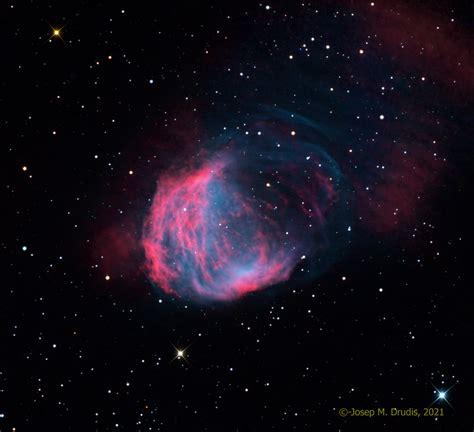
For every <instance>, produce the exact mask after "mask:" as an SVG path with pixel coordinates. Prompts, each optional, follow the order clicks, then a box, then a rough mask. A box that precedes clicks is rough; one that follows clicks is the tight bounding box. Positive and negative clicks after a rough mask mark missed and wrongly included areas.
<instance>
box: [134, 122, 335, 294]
mask: <svg viewBox="0 0 474 432" xmlns="http://www.w3.org/2000/svg"><path fill="white" fill-rule="evenodd" d="M299 126H300V127H299V128H298V130H297V131H295V130H291V126H289V125H288V124H283V123H282V122H281V121H270V120H268V119H259V120H257V121H255V122H253V125H252V126H251V127H247V128H246V130H245V131H244V130H242V129H240V130H236V132H235V133H233V134H229V135H226V136H221V137H219V139H218V140H217V142H214V143H212V145H209V146H208V147H209V148H212V150H209V152H208V154H207V155H206V157H205V158H201V159H202V160H201V161H200V162H199V163H195V164H189V163H188V164H187V168H186V169H183V168H180V169H169V170H168V171H167V172H165V173H163V174H162V175H161V176H160V177H159V179H158V181H157V188H156V192H155V195H154V198H153V201H152V204H151V207H150V209H149V211H148V214H147V217H146V218H145V221H144V225H143V236H142V246H143V249H144V252H145V257H146V265H145V266H146V271H147V274H148V276H149V279H150V280H151V281H152V283H154V284H155V285H156V286H157V287H158V288H160V289H161V290H163V291H164V292H166V293H169V294H172V295H175V296H177V297H180V298H186V299H192V300H199V301H229V300H234V299H236V298H239V297H241V296H243V295H245V294H247V293H250V292H253V291H258V290H261V289H264V288H266V287H269V286H272V285H276V284H279V283H282V282H284V281H286V280H288V279H289V278H290V277H291V275H292V273H293V272H294V271H295V269H296V268H297V267H298V266H300V265H301V270H302V271H307V272H309V271H310V270H309V267H305V266H304V263H305V262H306V261H308V260H307V258H311V261H312V262H313V263H319V268H316V269H313V270H311V271H322V270H323V267H324V262H325V259H322V257H325V256H328V255H329V252H330V249H331V247H332V246H333V243H332V242H331V239H330V237H331V233H332V232H333V231H334V230H333V229H332V228H331V229H329V227H331V226H332V222H333V221H335V220H339V219H338V218H337V215H338V214H339V213H340V212H339V209H340V207H341V205H343V202H342V201H341V193H342V191H343V189H342V187H341V186H342V183H343V179H342V176H341V172H340V169H339V167H338V166H337V164H336V163H335V161H334V160H333V159H332V158H331V157H330V156H329V155H328V154H327V153H326V152H325V151H324V150H323V148H322V147H321V146H320V145H318V143H317V142H314V141H312V140H311V139H310V138H309V136H308V134H305V133H304V131H303V129H304V128H305V125H304V124H303V123H302V122H300V124H299ZM300 134H301V136H300ZM313 138H314V139H317V137H313ZM183 165H184V164H183V163H181V166H183ZM316 267H318V265H316Z"/></svg>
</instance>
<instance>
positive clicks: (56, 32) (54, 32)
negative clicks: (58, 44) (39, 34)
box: [48, 24, 66, 43]
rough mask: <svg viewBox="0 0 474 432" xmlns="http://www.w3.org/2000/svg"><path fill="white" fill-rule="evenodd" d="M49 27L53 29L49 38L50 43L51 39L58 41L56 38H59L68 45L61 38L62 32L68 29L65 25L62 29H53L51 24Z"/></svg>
mask: <svg viewBox="0 0 474 432" xmlns="http://www.w3.org/2000/svg"><path fill="white" fill-rule="evenodd" d="M49 26H50V27H51V36H50V37H49V39H48V41H50V40H51V39H56V38H59V39H61V40H62V41H63V42H64V43H66V41H65V40H64V39H63V38H62V36H61V30H62V29H63V28H64V27H66V24H64V25H63V26H62V27H60V28H55V27H53V26H52V25H51V24H49Z"/></svg>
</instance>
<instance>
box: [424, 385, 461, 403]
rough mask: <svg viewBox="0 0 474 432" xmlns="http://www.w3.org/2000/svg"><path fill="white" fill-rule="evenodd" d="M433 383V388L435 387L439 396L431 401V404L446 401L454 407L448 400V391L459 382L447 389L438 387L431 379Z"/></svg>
mask: <svg viewBox="0 0 474 432" xmlns="http://www.w3.org/2000/svg"><path fill="white" fill-rule="evenodd" d="M430 383H431V385H432V386H433V388H434V389H435V394H437V395H438V396H437V397H436V399H435V400H434V401H433V402H431V404H430V405H429V406H431V405H434V404H435V403H436V402H441V401H442V402H446V403H447V404H448V405H449V406H450V407H451V408H452V405H451V404H450V403H449V401H448V392H449V391H450V390H451V389H452V388H453V387H454V386H455V385H456V384H457V383H454V384H453V385H452V386H451V387H449V388H448V389H447V390H439V389H438V388H436V386H435V385H434V384H433V383H432V382H431V381H430Z"/></svg>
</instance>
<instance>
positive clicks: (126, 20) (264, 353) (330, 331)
mask: <svg viewBox="0 0 474 432" xmlns="http://www.w3.org/2000/svg"><path fill="white" fill-rule="evenodd" d="M432 3H436V4H432ZM469 3H470V2H445V1H443V2H421V1H416V2H405V1H375V2H374V3H373V4H372V2H370V1H367V2H366V1H360V2H359V1H348V0H343V1H334V2H333V1H321V2H319V1H314V2H309V3H308V2H297V1H294V2H293V1H286V2H268V3H261V4H259V3H257V2H255V3H253V2H250V3H245V2H190V4H185V3H182V4H180V5H173V4H172V3H171V2H147V4H146V5H145V2H143V4H140V3H139V2H113V1H103V2H98V3H94V2H85V1H71V2H58V1H56V2H55V1H44V2H34V1H20V2H13V1H12V2H4V3H3V4H2V5H1V6H0V37H1V40H2V41H3V61H2V66H1V70H0V107H1V109H2V114H3V115H2V119H1V120H0V139H1V142H2V150H1V152H2V161H4V165H5V167H4V169H3V173H4V174H3V176H2V193H3V197H2V202H3V211H2V214H3V220H4V224H3V226H4V230H3V233H2V237H1V251H2V255H3V257H2V262H3V273H4V279H3V282H2V289H1V297H0V316H1V326H0V347H1V352H0V431H1V432H4V431H18V432H21V431H30V430H31V431H38V430H54V431H56V430H58V431H76V430H77V431H115V430H120V431H158V430H159V431H181V430H196V431H201V430H202V431H214V430H215V431H241V432H242V431H267V430H269V431H270V430H274V431H289V430H295V431H319V430H323V431H326V430H327V431H359V430H362V429H364V430H366V429H370V428H371V427H373V428H374V430H387V431H398V430H427V431H428V430H429V431H449V432H451V431H472V430H473V427H474V420H473V418H472V407H473V404H474V396H473V394H472V388H473V385H474V376H473V375H474V372H473V367H472V366H473V364H474V359H473V356H472V354H471V353H470V351H471V345H472V335H473V330H474V328H473V312H472V311H473V295H472V291H471V287H472V283H470V281H471V278H472V277H471V269H470V267H469V266H470V264H471V263H470V260H469V261H468V258H471V256H472V254H471V253H470V252H469V251H470V245H471V240H470V238H469V236H470V233H471V231H472V218H471V212H470V207H471V199H472V189H471V186H470V185H469V182H470V174H471V172H472V162H473V158H472V148H471V147H472V146H471V144H472V132H473V131H472V99H473V94H474V78H473V77H474V60H473V59H474V57H473V55H472V53H473V33H472V18H473V13H472V12H473V10H472V6H471V5H470V4H469ZM53 29H61V30H60V32H59V36H60V37H59V36H54V34H53ZM262 112H264V113H265V114H264V117H265V118H264V119H263V118H262V114H261V113H262ZM299 116H301V117H299ZM296 118H298V119H300V120H296ZM302 119H304V120H302ZM265 122H266V123H265ZM262 125H263V126H262ZM259 128H262V129H263V135H264V137H265V136H273V135H271V134H272V133H275V136H279V137H282V142H283V143H285V142H286V141H285V140H287V141H288V142H289V143H293V142H295V143H296V145H300V144H301V142H302V140H303V136H305V137H308V136H311V137H312V138H313V139H314V141H317V144H318V146H319V147H320V148H322V149H323V150H324V152H326V153H327V154H329V155H330V156H331V158H332V159H333V160H334V161H336V163H337V166H338V172H340V174H341V177H342V178H343V179H344V182H343V186H339V185H338V187H340V189H341V190H337V193H340V196H341V197H342V196H344V199H342V198H341V199H340V200H339V201H338V205H339V206H341V207H342V208H343V214H344V218H343V219H342V217H341V219H342V222H341V219H338V220H337V223H344V225H341V226H342V227H343V230H344V233H340V232H339V231H337V230H336V228H333V225H330V224H328V225H327V227H328V228H327V229H326V231H327V232H325V234H327V236H328V238H331V239H332V238H333V235H334V237H335V238H337V239H338V240H337V242H332V241H331V242H330V244H329V245H328V246H327V250H324V252H323V253H321V255H319V256H316V257H314V256H313V257H312V256H310V255H309V256H308V259H307V262H308V264H307V267H305V266H306V264H298V266H296V270H295V271H294V274H293V275H292V276H291V277H290V278H289V280H286V281H285V280H282V281H280V282H281V283H277V284H276V286H270V287H263V288H264V289H261V290H257V291H258V292H253V293H250V294H248V295H244V296H242V297H241V298H238V299H235V300H233V301H227V302H211V303H209V302H203V301H195V300H196V299H194V300H193V298H187V297H186V296H184V297H179V296H173V295H170V294H167V293H165V292H163V290H162V289H161V288H160V286H159V284H156V283H155V284H153V283H152V282H151V281H150V279H152V278H150V274H149V271H148V270H149V269H148V268H147V266H146V265H145V262H146V258H147V257H146V256H145V252H144V250H143V248H142V243H141V236H142V226H143V223H144V220H145V219H146V217H147V214H148V212H149V209H150V205H151V202H152V200H153V197H154V194H155V191H156V190H157V187H158V191H160V189H159V188H160V182H158V186H157V180H158V179H159V178H160V176H162V175H163V174H167V173H176V172H178V173H180V174H179V176H181V177H179V176H178V182H180V181H183V182H184V179H185V178H186V175H187V174H186V173H192V172H193V169H195V168H196V167H197V166H199V165H200V164H202V163H205V162H206V161H208V160H209V158H210V155H212V154H213V152H216V151H218V150H219V148H221V147H222V142H224V141H226V140H230V141H227V142H232V145H233V146H234V147H232V149H233V150H231V151H235V149H236V148H239V147H238V146H239V145H244V144H243V143H244V138H243V136H244V135H243V131H244V130H246V131H249V134H248V136H249V138H248V140H249V141H248V142H247V141H245V145H246V146H248V149H249V151H252V149H257V151H259V149H261V148H264V147H263V144H262V141H261V138H260V133H259V134H258V135H257V132H256V131H257V130H259ZM276 130H277V131H278V132H274V131H276ZM290 130H296V134H293V135H295V136H293V135H291V134H289V131H290ZM259 131H260V130H259ZM265 134H267V135H265ZM277 134H281V136H280V135H277ZM304 134H307V135H304ZM314 137H316V138H314ZM245 139H247V138H245ZM262 139H263V138H262ZM292 139H293V140H294V141H291V140H292ZM284 145H285V144H283V146H284ZM245 161H246V159H245V158H239V159H238V167H239V169H241V170H242V172H245V175H246V177H245V180H246V181H249V182H252V183H249V184H252V185H255V190H256V191H257V192H260V190H262V191H264V190H265V188H264V186H265V183H264V182H263V181H262V180H261V179H260V178H259V177H258V175H257V174H256V171H255V170H254V167H253V166H251V165H250V164H248V166H247V165H246V162H245ZM283 162H284V161H283ZM259 166H260V167H263V168H262V169H263V170H264V169H265V164H264V163H263V162H262V160H259ZM282 166H284V164H283V165H282ZM269 169H270V168H269ZM246 171H247V172H246ZM254 171H255V172H254ZM242 176H243V174H242ZM291 178H292V179H293V184H291V185H290V186H292V187H293V188H294V190H296V189H298V188H300V187H301V186H303V184H302V182H301V181H300V180H298V181H297V179H298V177H291ZM341 185H342V183H341ZM161 187H163V186H161ZM336 189H337V188H336ZM161 192H162V193H163V194H165V195H166V194H170V195H171V192H172V191H171V189H170V190H163V189H161ZM257 192H255V193H257ZM224 210H225V206H224ZM290 210H292V209H290ZM280 214H281V213H280ZM288 214H291V215H293V214H296V213H292V212H290V213H288ZM279 222H282V221H281V220H279ZM283 222H285V221H283ZM286 222H288V224H289V225H290V226H291V227H294V229H295V231H297V232H299V233H301V235H303V236H305V233H306V231H304V227H303V226H302V224H300V223H299V220H298V219H297V218H295V220H293V219H292V220H290V221H286ZM348 227H350V228H348ZM334 230H336V231H337V232H334ZM268 233H270V234H271V230H269V231H268V232H267V234H268ZM306 234H307V233H306ZM308 238H309V234H308ZM251 241H253V240H251ZM313 241H314V239H313ZM336 243H337V244H336ZM243 249H244V250H245V247H244V248H243ZM326 261H327V262H326ZM323 262H324V266H323V265H322V263H323ZM314 268H316V269H318V268H319V270H317V271H315V270H314ZM264 270H268V268H266V267H264ZM303 272H304V274H305V276H303V277H301V276H299V273H303ZM306 274H307V276H306ZM155 282H156V281H155ZM277 282H278V281H277ZM178 291H179V289H178ZM177 350H184V354H183V356H184V358H177ZM435 389H438V390H439V391H443V390H448V389H450V390H449V391H448V392H447V394H446V400H443V399H438V397H439V393H438V392H436V390H435ZM433 402H434V403H433ZM431 404H432V405H431ZM430 405H431V407H432V408H437V409H441V408H442V409H443V415H442V416H439V415H438V416H437V417H436V418H434V417H424V416H423V408H425V407H428V406H430ZM342 408H347V409H351V408H357V409H375V410H377V408H385V409H386V410H387V412H389V411H390V409H391V408H399V409H409V408H414V409H417V410H418V411H419V412H420V413H421V415H422V416H421V417H420V418H413V417H406V416H405V417H402V416H391V415H387V416H377V417H375V418H371V419H368V418H362V417H357V418H356V417H353V416H351V415H350V414H349V415H348V416H346V417H342V416H341V415H340V414H339V410H340V409H342ZM439 412H440V411H438V413H439Z"/></svg>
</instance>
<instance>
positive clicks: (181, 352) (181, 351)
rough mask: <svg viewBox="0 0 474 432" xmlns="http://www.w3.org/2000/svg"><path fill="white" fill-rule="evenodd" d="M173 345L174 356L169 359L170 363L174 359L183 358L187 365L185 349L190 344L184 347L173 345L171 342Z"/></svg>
mask: <svg viewBox="0 0 474 432" xmlns="http://www.w3.org/2000/svg"><path fill="white" fill-rule="evenodd" d="M171 345H172V346H173V348H174V349H175V352H176V354H175V356H174V357H173V358H172V359H171V361H170V363H172V362H173V361H175V360H176V359H178V360H184V361H185V362H186V363H187V364H188V365H189V361H188V359H187V354H186V350H187V349H188V348H189V347H190V346H191V345H188V346H187V347H186V348H177V347H175V346H174V345H173V344H171Z"/></svg>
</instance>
